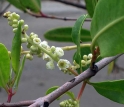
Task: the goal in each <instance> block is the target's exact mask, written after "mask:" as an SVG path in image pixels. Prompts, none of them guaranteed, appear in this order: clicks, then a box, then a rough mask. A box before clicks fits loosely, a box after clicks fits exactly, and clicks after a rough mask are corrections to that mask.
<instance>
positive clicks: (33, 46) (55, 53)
mask: <svg viewBox="0 0 124 107" xmlns="http://www.w3.org/2000/svg"><path fill="white" fill-rule="evenodd" d="M3 16H4V17H5V18H7V19H8V24H9V25H10V26H12V28H13V32H14V33H16V32H17V29H18V25H19V24H21V30H22V31H21V32H22V34H21V42H22V43H27V48H28V49H29V51H28V52H27V53H26V58H27V59H29V60H32V59H33V56H34V55H37V56H38V57H42V58H43V60H45V61H47V63H46V68H47V69H54V61H56V62H57V66H58V67H59V69H60V70H62V71H66V70H67V68H69V67H70V66H71V64H70V62H69V61H68V60H65V59H60V58H61V57H62V56H63V55H64V51H63V49H62V48H60V47H55V46H51V47H50V46H49V45H48V43H47V41H41V39H40V38H39V37H38V35H37V34H35V33H33V32H32V33H30V35H29V36H28V35H27V33H26V31H27V30H28V25H27V24H24V20H22V19H21V20H20V16H19V15H18V14H16V13H15V12H13V13H11V12H6V13H4V15H3ZM22 51H23V50H22ZM22 51H21V52H22Z"/></svg>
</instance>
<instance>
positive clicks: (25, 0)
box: [19, 0, 41, 12]
mask: <svg viewBox="0 0 124 107" xmlns="http://www.w3.org/2000/svg"><path fill="white" fill-rule="evenodd" d="M19 1H20V3H21V5H22V6H23V7H25V9H29V10H30V11H32V12H40V9H41V0H19Z"/></svg>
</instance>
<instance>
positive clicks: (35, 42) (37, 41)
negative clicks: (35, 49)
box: [33, 38, 41, 45]
mask: <svg viewBox="0 0 124 107" xmlns="http://www.w3.org/2000/svg"><path fill="white" fill-rule="evenodd" d="M33 43H34V44H35V45H38V44H40V43H41V40H40V38H34V39H33Z"/></svg>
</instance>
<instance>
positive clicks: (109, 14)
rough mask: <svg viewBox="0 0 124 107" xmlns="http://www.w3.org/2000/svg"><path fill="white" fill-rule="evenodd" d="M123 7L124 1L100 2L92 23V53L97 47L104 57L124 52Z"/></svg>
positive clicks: (101, 0)
mask: <svg viewBox="0 0 124 107" xmlns="http://www.w3.org/2000/svg"><path fill="white" fill-rule="evenodd" d="M123 7H124V0H119V2H118V0H114V2H113V0H99V2H98V3H97V6H96V9H95V12H94V16H93V19H92V23H91V36H92V39H93V40H92V47H91V49H92V52H93V50H94V48H95V46H96V45H98V46H99V48H100V53H101V56H102V57H108V56H114V55H117V54H120V53H123V52H124V49H123V48H124V30H123V27H124V9H123ZM110 50H111V51H110Z"/></svg>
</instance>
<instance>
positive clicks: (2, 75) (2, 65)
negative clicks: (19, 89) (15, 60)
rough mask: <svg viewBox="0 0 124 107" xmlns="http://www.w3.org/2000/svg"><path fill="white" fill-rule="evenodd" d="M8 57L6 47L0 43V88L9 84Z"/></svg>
mask: <svg viewBox="0 0 124 107" xmlns="http://www.w3.org/2000/svg"><path fill="white" fill-rule="evenodd" d="M9 76H10V57H9V55H8V50H7V49H6V47H5V46H4V45H3V44H1V43H0V87H3V88H4V87H5V85H6V84H7V83H8V82H9Z"/></svg>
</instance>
